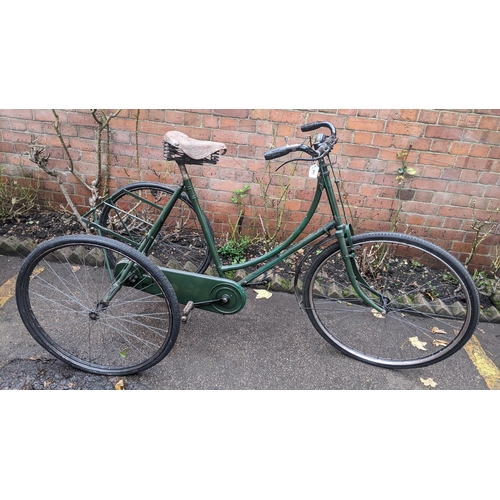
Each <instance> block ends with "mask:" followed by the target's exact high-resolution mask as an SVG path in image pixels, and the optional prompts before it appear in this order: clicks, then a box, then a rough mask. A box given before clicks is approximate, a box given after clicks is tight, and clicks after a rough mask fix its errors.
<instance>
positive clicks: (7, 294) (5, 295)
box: [0, 276, 17, 307]
mask: <svg viewBox="0 0 500 500" xmlns="http://www.w3.org/2000/svg"><path fill="white" fill-rule="evenodd" d="M16 279H17V276H14V277H13V278H10V280H7V281H6V282H5V283H4V284H3V285H1V286H0V307H3V306H4V304H5V303H6V302H7V301H8V300H9V299H10V298H11V297H13V296H14V294H15V293H16Z"/></svg>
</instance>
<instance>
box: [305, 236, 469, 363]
mask: <svg viewBox="0 0 500 500" xmlns="http://www.w3.org/2000/svg"><path fill="white" fill-rule="evenodd" d="M353 246H354V249H355V260H356V263H357V266H358V269H359V271H360V274H361V276H362V278H363V280H364V282H365V283H364V284H363V285H362V286H365V290H366V285H368V286H369V287H370V288H371V290H372V291H371V292H370V291H368V292H366V293H368V294H369V296H370V297H371V298H372V299H373V300H374V301H375V302H376V303H377V304H379V305H380V306H381V307H383V308H384V312H383V313H382V314H380V313H378V312H377V311H376V310H375V309H373V308H371V307H369V306H367V305H366V304H365V303H364V302H363V301H362V300H361V299H359V298H358V297H357V295H356V293H355V292H354V289H353V287H352V285H351V283H350V281H349V277H348V275H347V272H346V270H345V265H344V261H343V258H342V254H341V252H340V248H339V245H338V243H335V244H333V245H331V246H330V247H328V248H327V249H325V250H324V251H323V252H322V253H321V254H320V255H319V256H318V257H317V258H316V260H315V261H314V262H313V264H311V268H310V270H309V272H308V274H307V276H306V278H305V283H304V292H303V304H304V307H305V309H306V312H307V315H308V316H309V319H310V320H311V322H312V323H313V325H314V327H315V328H316V330H317V331H318V332H319V333H320V334H321V335H322V336H323V337H324V338H325V339H326V340H327V341H328V342H329V343H330V344H332V345H333V346H335V347H336V348H337V349H339V350H340V351H341V352H343V353H344V354H347V355H348V356H351V357H353V358H355V359H358V360H360V361H363V362H366V363H370V364H373V365H377V366H383V367H388V368H416V367H423V366H427V365H430V364H432V363H436V362H437V361H441V360H444V359H445V358H447V357H448V356H451V355H452V354H454V353H455V352H457V351H458V350H459V349H460V348H461V347H463V345H464V344H465V343H466V342H467V341H468V340H469V339H470V337H471V336H472V334H473V332H474V329H475V328H476V326H477V323H478V320H479V295H478V293H477V290H476V287H475V285H474V283H473V281H472V279H471V277H470V275H469V273H468V272H467V270H466V269H465V268H464V267H463V266H462V264H460V262H459V261H458V260H456V259H455V258H454V257H452V256H451V255H450V254H448V253H447V252H445V251H444V250H443V249H441V248H439V247H438V246H436V245H433V244H431V243H429V242H426V241H424V240H421V239H419V238H415V237H413V236H409V235H405V234H397V233H370V234H365V235H360V236H355V237H353Z"/></svg>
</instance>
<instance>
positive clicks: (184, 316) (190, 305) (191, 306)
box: [181, 300, 194, 323]
mask: <svg viewBox="0 0 500 500" xmlns="http://www.w3.org/2000/svg"><path fill="white" fill-rule="evenodd" d="M193 309H194V302H193V301H192V300H190V301H189V302H188V303H187V304H186V306H185V307H184V309H183V310H182V315H181V321H182V322H183V323H187V320H188V318H189V315H190V314H191V312H192V311H193Z"/></svg>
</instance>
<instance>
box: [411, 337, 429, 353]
mask: <svg viewBox="0 0 500 500" xmlns="http://www.w3.org/2000/svg"><path fill="white" fill-rule="evenodd" d="M408 340H409V341H410V342H411V345H412V346H413V347H416V348H417V349H420V350H421V351H427V349H426V348H425V347H424V346H426V345H427V342H422V341H420V340H418V337H410V338H409V339H408Z"/></svg>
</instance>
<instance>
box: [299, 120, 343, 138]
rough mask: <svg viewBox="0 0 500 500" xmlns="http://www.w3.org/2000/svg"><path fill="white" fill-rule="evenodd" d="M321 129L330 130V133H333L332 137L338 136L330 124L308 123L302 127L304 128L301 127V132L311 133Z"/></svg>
mask: <svg viewBox="0 0 500 500" xmlns="http://www.w3.org/2000/svg"><path fill="white" fill-rule="evenodd" d="M321 127H326V128H328V129H330V132H331V133H332V135H334V136H336V135H337V129H336V128H335V126H334V125H332V124H331V123H330V122H312V123H306V124H305V125H302V127H300V130H302V132H310V131H311V130H316V129H317V128H321Z"/></svg>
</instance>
